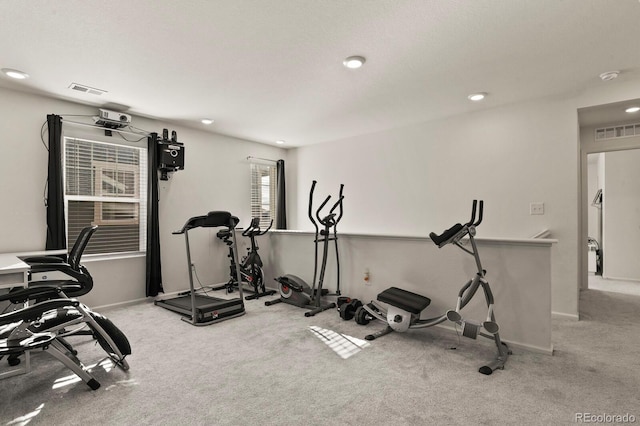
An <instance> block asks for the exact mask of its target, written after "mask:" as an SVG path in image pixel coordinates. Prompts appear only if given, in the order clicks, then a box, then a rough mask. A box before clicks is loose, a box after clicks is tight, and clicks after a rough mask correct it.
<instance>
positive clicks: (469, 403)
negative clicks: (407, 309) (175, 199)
mask: <svg viewBox="0 0 640 426" xmlns="http://www.w3.org/2000/svg"><path fill="white" fill-rule="evenodd" d="M581 306H582V308H583V315H582V320H581V321H578V322H576V321H569V320H557V321H556V320H554V321H555V322H554V332H553V340H554V345H555V349H556V353H555V355H554V356H549V355H543V354H538V353H529V352H524V351H521V350H514V354H513V355H512V356H511V357H510V359H509V362H508V363H507V365H506V368H505V370H502V371H496V372H495V373H494V374H493V375H491V376H484V375H482V374H479V373H478V372H477V369H478V367H479V366H480V365H482V364H483V362H484V361H485V360H488V359H491V358H493V356H494V348H493V346H492V342H490V341H489V340H486V339H483V340H479V341H474V340H470V339H466V338H463V337H460V338H458V337H457V336H456V334H455V333H452V332H451V331H449V330H444V329H439V328H431V329H420V330H409V331H408V332H406V333H392V334H390V335H387V336H384V337H382V338H380V339H379V340H376V341H373V342H371V343H370V345H369V346H367V347H360V345H361V344H362V341H361V339H363V337H364V335H366V334H368V333H369V332H371V331H374V330H377V329H379V328H381V327H383V324H382V323H379V322H372V323H371V324H369V325H368V326H366V327H365V326H359V325H357V324H356V323H355V322H354V321H348V322H347V321H343V320H342V319H340V317H339V316H338V313H337V311H335V310H332V311H327V312H324V313H321V314H319V315H317V316H315V317H311V318H306V317H305V316H304V311H303V310H302V309H299V308H296V307H293V306H290V305H285V304H278V305H275V306H272V307H266V306H264V303H263V300H258V301H248V302H247V314H246V315H244V316H242V317H240V318H235V319H231V320H229V321H225V322H221V323H219V324H214V325H211V326H207V327H193V326H191V325H190V324H188V323H186V322H183V321H181V320H180V319H179V315H178V314H175V313H173V312H170V311H167V310H165V309H163V308H160V307H157V306H154V305H153V304H140V305H135V306H130V307H126V308H118V309H113V310H110V311H107V312H105V314H106V315H107V316H108V317H109V318H110V319H111V320H112V321H113V322H114V323H115V324H116V325H118V326H119V327H120V328H121V329H122V330H123V331H124V332H125V333H126V335H127V336H128V338H129V340H130V342H131V346H132V349H133V354H132V355H131V356H130V357H129V358H128V360H129V362H130V365H131V369H130V370H129V372H123V371H121V370H119V369H113V370H111V371H106V370H104V369H103V368H100V367H98V368H97V370H96V372H95V375H96V377H97V379H98V380H99V381H100V382H101V384H102V387H101V388H100V389H98V390H97V391H91V390H90V389H89V388H88V387H87V386H86V385H85V384H83V383H82V382H77V383H74V384H71V385H68V386H63V387H60V388H57V389H53V388H52V387H53V384H54V382H55V381H56V379H58V378H60V377H64V376H69V374H70V372H69V370H67V369H66V368H65V367H63V366H62V364H60V363H59V362H58V361H56V360H55V359H53V358H52V357H51V356H49V355H48V354H45V353H37V354H35V355H34V356H33V357H32V364H33V369H32V372H30V373H29V374H27V375H22V376H16V377H12V378H7V379H4V380H0V422H1V424H5V425H24V424H31V425H87V424H92V425H457V424H460V425H496V424H509V425H511V424H512V425H555V424H572V423H575V418H576V413H595V414H611V415H617V414H620V415H623V414H626V413H629V414H631V415H634V416H636V418H637V419H638V418H640V399H639V395H640V393H639V392H638V389H640V357H639V356H638V354H639V353H640V342H639V339H638V336H639V335H640V297H633V296H624V295H619V294H612V293H602V292H597V291H594V290H587V291H584V292H583V293H582V295H581ZM496 315H497V317H498V320H499V319H500V316H499V315H500V313H499V312H497V313H496ZM311 327H314V329H312V328H311ZM314 330H315V331H314ZM335 333H338V334H343V335H345V336H349V337H353V338H356V339H351V340H352V341H351V342H349V341H348V339H347V341H343V342H342V346H341V349H340V351H339V352H340V353H341V354H342V355H343V356H341V355H340V353H338V352H336V351H334V350H333V348H332V346H336V345H335V344H331V345H330V344H328V343H330V342H328V341H327V340H330V339H331V338H332V337H336V335H335ZM73 342H76V348H77V350H78V352H79V357H80V358H81V359H82V360H83V361H84V362H85V363H86V364H91V363H93V362H96V361H99V360H100V358H101V357H102V353H101V350H100V348H99V347H98V346H96V345H95V344H94V343H92V342H86V339H85V338H81V337H76V338H74V340H73ZM83 342H84V343H83ZM451 347H456V349H455V350H451V349H450V348H451ZM4 363H5V361H4V360H3V361H2V366H1V367H0V369H1V368H4V366H5V365H6V364H4ZM0 371H1V370H0ZM637 421H640V420H637Z"/></svg>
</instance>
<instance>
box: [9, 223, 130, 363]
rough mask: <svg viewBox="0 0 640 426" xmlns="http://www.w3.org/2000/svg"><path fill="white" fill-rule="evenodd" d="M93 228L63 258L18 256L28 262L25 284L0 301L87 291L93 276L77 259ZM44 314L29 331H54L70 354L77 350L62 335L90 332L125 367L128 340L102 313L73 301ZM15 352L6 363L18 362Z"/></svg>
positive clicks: (17, 301)
mask: <svg viewBox="0 0 640 426" xmlns="http://www.w3.org/2000/svg"><path fill="white" fill-rule="evenodd" d="M97 229H98V227H97V226H88V227H86V228H83V229H82V230H81V231H80V234H79V235H78V238H77V239H76V242H75V243H74V245H73V248H72V249H71V251H70V252H69V255H68V256H67V259H62V258H59V257H56V256H32V257H25V258H22V260H23V261H24V262H25V263H28V264H29V266H30V270H29V285H28V287H27V288H15V289H12V290H11V291H10V292H9V293H8V294H5V295H2V296H0V302H2V301H5V300H8V301H10V302H11V303H13V304H23V303H26V302H32V301H35V303H40V302H43V301H46V300H50V299H68V300H72V299H71V298H75V297H79V296H83V295H85V294H87V293H89V291H91V289H92V288H93V278H92V277H91V274H90V273H89V271H88V270H87V268H85V267H84V266H83V265H82V264H80V259H81V258H82V253H83V252H84V250H85V248H86V247H87V244H89V240H90V239H91V236H92V235H93V234H94V233H95V232H96V230H97ZM65 260H66V261H65ZM58 275H62V276H61V277H60V276H58ZM51 277H53V278H51ZM50 278H51V279H50ZM44 318H45V319H44V320H42V321H40V322H39V323H38V324H37V325H36V326H32V331H40V330H43V331H48V332H53V333H55V336H56V341H57V342H58V343H59V344H61V345H62V346H64V348H66V350H67V351H68V352H69V353H71V354H73V355H74V356H75V355H76V354H77V352H76V351H75V350H74V349H73V347H72V346H71V344H69V343H68V342H67V341H66V339H65V337H68V336H71V335H89V336H92V337H93V338H94V339H95V340H97V341H98V343H99V344H100V346H101V347H102V348H103V349H104V350H105V352H106V353H107V354H108V355H109V358H111V359H112V360H113V362H114V363H115V364H116V365H119V366H120V367H121V368H122V369H123V370H128V369H129V365H128V363H127V361H126V360H125V357H126V356H127V355H130V354H131V346H130V344H129V341H128V340H127V337H126V336H125V335H124V333H122V331H120V329H119V328H118V327H116V326H115V324H113V323H112V322H111V321H110V320H109V319H108V318H107V317H105V316H104V315H101V314H99V313H97V312H94V311H92V310H91V309H90V308H89V307H87V306H86V305H84V304H82V303H77V304H73V305H72V306H71V305H70V306H64V307H59V308H58V309H57V310H56V311H55V312H50V313H48V314H47V315H46V316H45V317H44ZM19 355H20V353H19V351H14V353H12V354H11V355H10V356H9V358H8V362H9V365H17V364H19V363H20V359H19V358H18V356H19Z"/></svg>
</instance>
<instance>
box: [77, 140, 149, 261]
mask: <svg viewBox="0 0 640 426" xmlns="http://www.w3.org/2000/svg"><path fill="white" fill-rule="evenodd" d="M64 162H65V167H64V169H65V176H64V178H65V204H66V212H67V244H68V247H71V246H72V245H73V243H74V242H75V240H76V238H77V236H78V234H79V233H80V230H81V229H82V228H84V227H85V226H89V225H98V226H99V227H100V228H99V230H98V232H96V234H95V235H94V236H93V238H92V239H91V242H90V243H89V245H88V246H87V249H86V250H85V253H87V254H96V253H122V252H132V251H144V250H146V229H147V224H146V222H147V215H146V211H147V209H146V205H147V152H146V149H142V148H136V147H130V146H124V145H116V144H111V143H103V142H95V141H90V140H85V139H77V138H69V137H66V138H64Z"/></svg>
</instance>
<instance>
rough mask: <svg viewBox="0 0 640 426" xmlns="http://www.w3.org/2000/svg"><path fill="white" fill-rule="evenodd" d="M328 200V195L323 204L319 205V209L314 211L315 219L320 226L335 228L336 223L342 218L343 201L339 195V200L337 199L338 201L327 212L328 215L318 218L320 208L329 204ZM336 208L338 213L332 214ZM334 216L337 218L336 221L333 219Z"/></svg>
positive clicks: (329, 197)
mask: <svg viewBox="0 0 640 426" xmlns="http://www.w3.org/2000/svg"><path fill="white" fill-rule="evenodd" d="M330 199H331V195H329V196H328V197H327V198H326V199H325V200H324V202H323V203H322V204H321V205H320V207H319V208H318V210H317V211H316V218H317V219H318V222H320V224H322V225H323V226H335V225H337V224H338V221H339V220H340V218H341V217H342V200H343V199H344V196H343V195H340V198H339V199H338V201H336V203H335V204H334V205H333V207H331V210H329V214H328V215H326V216H325V217H320V210H322V208H323V207H324V206H325V205H326V204H327V203H328V202H329V200H330ZM338 207H340V212H339V213H334V210H335V209H337V208H338ZM336 216H338V218H337V219H336V218H335V217H336Z"/></svg>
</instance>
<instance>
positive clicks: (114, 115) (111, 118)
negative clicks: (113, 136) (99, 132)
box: [93, 108, 131, 129]
mask: <svg viewBox="0 0 640 426" xmlns="http://www.w3.org/2000/svg"><path fill="white" fill-rule="evenodd" d="M98 114H99V115H98V116H97V117H93V120H94V121H95V123H96V124H97V125H98V126H102V127H106V128H108V129H120V128H122V127H126V126H128V125H129V124H131V116H130V115H129V114H125V113H123V112H117V111H109V110H108V109H102V108H100V110H98Z"/></svg>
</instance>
